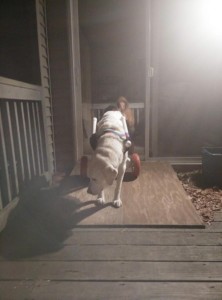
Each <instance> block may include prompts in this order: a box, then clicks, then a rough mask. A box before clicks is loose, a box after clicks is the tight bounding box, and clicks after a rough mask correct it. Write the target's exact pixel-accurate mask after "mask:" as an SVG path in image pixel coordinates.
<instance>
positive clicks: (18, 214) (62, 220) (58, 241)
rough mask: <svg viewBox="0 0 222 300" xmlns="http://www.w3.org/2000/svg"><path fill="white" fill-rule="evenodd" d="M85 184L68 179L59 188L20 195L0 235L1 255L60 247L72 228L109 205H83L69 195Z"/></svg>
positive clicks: (83, 180)
mask: <svg viewBox="0 0 222 300" xmlns="http://www.w3.org/2000/svg"><path fill="white" fill-rule="evenodd" d="M87 185H88V179H87V178H82V177H80V176H69V177H67V178H66V179H65V180H64V181H63V183H62V184H61V185H60V186H59V187H54V188H47V187H46V188H44V189H41V190H38V191H35V193H33V191H32V193H29V192H25V193H24V194H23V195H21V196H20V201H19V204H18V206H17V207H16V208H15V209H14V211H12V213H11V215H10V217H9V219H8V223H7V226H6V228H5V229H4V231H3V232H2V233H1V234H0V256H3V257H4V258H7V259H12V260H13V259H19V258H27V257H33V256H36V255H40V254H44V253H48V252H54V251H57V250H59V249H60V248H62V247H63V243H64V240H65V239H66V238H67V237H68V236H69V235H71V234H72V232H71V230H72V228H73V227H75V226H76V225H78V224H79V223H80V222H81V221H82V220H84V219H85V218H87V217H89V216H90V215H92V214H95V213H96V212H98V211H100V210H101V209H104V208H106V207H107V206H109V205H111V204H109V203H107V204H106V205H104V206H99V205H96V201H95V200H89V201H85V202H82V201H80V199H78V198H75V197H70V196H69V195H68V194H69V193H70V192H71V191H76V190H78V189H83V188H86V186H87ZM81 200H82V199H81Z"/></svg>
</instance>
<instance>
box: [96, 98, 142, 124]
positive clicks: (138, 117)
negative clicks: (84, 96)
mask: <svg viewBox="0 0 222 300" xmlns="http://www.w3.org/2000/svg"><path fill="white" fill-rule="evenodd" d="M110 104H111V103H110ZM110 104H109V103H108V104H107V103H94V104H93V105H92V112H93V116H95V117H97V118H98V120H99V119H101V117H102V115H103V112H104V109H106V107H108V106H109V105H110ZM130 108H131V110H132V113H133V115H134V119H135V127H137V126H138V125H139V123H140V122H141V121H142V120H143V118H144V103H142V102H138V103H130Z"/></svg>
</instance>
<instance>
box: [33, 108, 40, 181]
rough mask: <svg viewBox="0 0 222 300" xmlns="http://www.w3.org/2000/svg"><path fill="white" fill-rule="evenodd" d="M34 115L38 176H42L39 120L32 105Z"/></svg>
mask: <svg viewBox="0 0 222 300" xmlns="http://www.w3.org/2000/svg"><path fill="white" fill-rule="evenodd" d="M32 114H33V121H34V132H35V142H36V148H37V149H36V151H37V165H38V174H39V175H40V174H41V163H40V146H39V140H38V128H37V120H36V112H35V104H34V103H32Z"/></svg>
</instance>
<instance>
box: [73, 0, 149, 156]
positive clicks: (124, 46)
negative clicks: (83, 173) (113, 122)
mask: <svg viewBox="0 0 222 300" xmlns="http://www.w3.org/2000/svg"><path fill="white" fill-rule="evenodd" d="M146 13H147V1H145V0H142V1H140V5H138V2H136V1H134V0H128V1H125V0H95V1H91V0H81V1H79V37H80V61H81V85H82V114H83V151H84V154H89V153H90V152H91V147H90V145H89V136H90V135H91V133H92V129H91V128H92V117H93V116H97V117H100V116H101V114H102V112H103V110H104V109H105V108H106V107H107V106H108V105H110V104H115V103H116V101H117V99H118V98H119V97H120V96H124V97H126V99H127V100H128V101H129V103H130V107H131V109H132V110H133V113H134V119H135V131H134V134H133V140H134V144H135V149H136V152H138V153H139V154H140V155H141V157H142V158H144V157H145V135H146V133H145V119H146V117H145V107H146V101H147V99H146V97H147V91H146V89H147V86H146V66H147V51H146V50H147V49H146V43H147V39H146V38H145V37H146Z"/></svg>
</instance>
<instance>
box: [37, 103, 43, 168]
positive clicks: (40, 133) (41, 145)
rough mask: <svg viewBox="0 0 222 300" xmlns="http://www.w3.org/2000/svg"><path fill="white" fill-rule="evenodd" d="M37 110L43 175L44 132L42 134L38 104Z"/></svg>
mask: <svg viewBox="0 0 222 300" xmlns="http://www.w3.org/2000/svg"><path fill="white" fill-rule="evenodd" d="M36 110H37V124H38V132H39V144H40V153H41V163H42V173H43V172H44V154H43V143H42V132H41V124H40V117H39V114H40V111H39V106H38V103H36Z"/></svg>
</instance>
